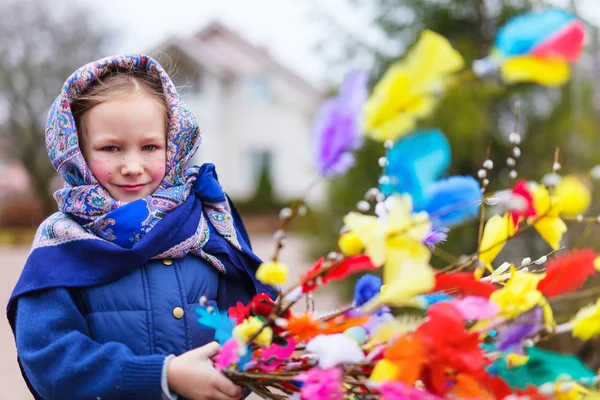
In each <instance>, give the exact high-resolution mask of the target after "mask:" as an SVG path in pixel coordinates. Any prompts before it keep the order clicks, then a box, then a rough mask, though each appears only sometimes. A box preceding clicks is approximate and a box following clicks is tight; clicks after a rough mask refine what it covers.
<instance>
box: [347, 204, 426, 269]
mask: <svg viewBox="0 0 600 400" xmlns="http://www.w3.org/2000/svg"><path fill="white" fill-rule="evenodd" d="M386 205H387V207H388V211H387V216H386V217H385V218H378V217H375V216H370V215H363V214H360V213H357V212H351V213H349V214H347V215H346V216H345V217H344V223H345V224H346V226H347V227H348V228H349V229H350V232H352V233H354V234H355V235H356V236H357V237H358V239H359V240H360V241H361V242H362V244H363V245H364V247H365V253H366V254H367V255H368V256H369V258H370V259H371V262H372V263H373V265H376V266H381V265H383V264H384V263H385V262H386V259H387V255H388V253H389V249H391V248H399V247H403V246H404V245H406V244H407V243H412V244H414V245H419V244H420V245H421V246H423V248H424V249H425V251H426V253H425V252H420V253H419V254H421V255H422V256H423V255H425V254H427V257H430V256H431V253H429V252H427V247H426V246H425V245H423V244H422V243H423V240H424V239H425V237H426V236H427V233H428V232H429V230H430V227H431V222H429V217H428V216H427V213H425V212H420V213H415V214H413V213H412V199H411V198H410V196H407V195H404V196H399V195H394V196H390V197H389V198H388V199H387V200H386ZM427 262H429V258H428V259H427Z"/></svg>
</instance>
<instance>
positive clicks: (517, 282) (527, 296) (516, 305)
mask: <svg viewBox="0 0 600 400" xmlns="http://www.w3.org/2000/svg"><path fill="white" fill-rule="evenodd" d="M543 278H544V274H533V273H530V272H521V271H517V272H513V274H512V277H511V278H510V279H509V280H508V282H507V283H506V285H505V286H504V287H503V288H502V289H500V290H496V291H495V292H493V293H492V294H491V295H490V301H493V302H494V303H496V304H498V306H500V313H499V315H501V316H502V317H504V318H508V319H512V318H515V317H517V316H518V315H519V314H522V313H524V312H527V311H529V310H531V309H532V308H533V307H536V306H540V307H542V308H543V309H544V320H545V321H546V322H547V323H548V324H552V323H553V320H554V318H553V316H552V309H550V306H549V305H548V302H547V301H546V298H545V297H544V295H543V294H542V292H540V291H539V290H537V285H538V283H539V281H541V280H542V279H543Z"/></svg>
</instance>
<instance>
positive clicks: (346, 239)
mask: <svg viewBox="0 0 600 400" xmlns="http://www.w3.org/2000/svg"><path fill="white" fill-rule="evenodd" d="M338 246H340V250H341V251H342V253H344V254H345V255H347V256H348V257H352V256H356V255H359V254H360V253H362V251H363V250H364V248H365V246H364V245H363V243H362V242H361V241H360V237H358V235H357V234H356V233H354V232H348V233H344V234H343V235H342V236H341V237H340V240H338Z"/></svg>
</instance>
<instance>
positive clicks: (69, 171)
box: [33, 54, 242, 272]
mask: <svg viewBox="0 0 600 400" xmlns="http://www.w3.org/2000/svg"><path fill="white" fill-rule="evenodd" d="M115 70H118V71H132V70H138V71H145V72H147V73H148V74H151V75H153V76H155V77H156V78H157V79H160V81H161V82H162V87H163V91H164V95H165V98H166V101H167V108H168V115H167V121H168V129H167V157H166V159H167V163H166V173H165V177H164V179H163V180H162V182H161V183H160V185H159V186H158V188H157V189H156V191H155V192H154V193H153V194H152V195H150V196H148V197H146V198H143V199H140V200H137V201H134V202H131V203H122V202H120V201H117V200H115V199H114V198H112V197H111V195H110V193H109V192H108V191H107V190H106V189H105V188H104V187H103V186H101V185H100V184H99V183H98V180H97V179H96V178H95V177H94V175H93V174H92V172H91V171H90V168H89V166H88V165H87V163H86V160H85V159H84V157H83V154H82V152H81V149H80V146H79V137H78V133H77V129H76V126H75V121H74V118H73V114H72V112H71V105H72V104H73V102H74V101H75V100H76V99H77V98H78V96H81V95H82V93H84V92H85V91H86V89H88V88H89V87H90V86H92V85H94V83H96V82H97V80H98V79H99V78H101V77H103V76H105V75H107V74H109V73H111V72H114V71H115ZM200 138H201V137H200V132H199V129H198V125H197V124H196V121H195V119H194V117H193V115H192V114H191V113H190V111H189V110H188V109H187V108H186V106H185V105H184V104H183V102H182V101H181V99H180V97H179V94H178V93H177V91H176V88H175V86H174V85H173V83H172V82H171V79H170V78H169V76H168V75H167V73H166V72H165V70H164V69H163V68H162V67H161V66H160V64H159V63H158V62H156V61H155V60H153V59H152V58H150V57H147V56H144V55H131V54H126V55H118V56H114V57H108V58H104V59H101V60H98V61H95V62H92V63H89V64H87V65H85V66H83V67H81V68H79V69H78V70H77V71H75V72H74V73H73V74H72V75H71V76H70V77H69V78H68V79H67V81H66V82H65V84H64V86H63V88H62V91H61V93H60V95H59V96H58V98H57V99H56V100H55V101H54V103H53V105H52V107H51V109H50V113H49V116H48V122H47V125H46V147H47V149H48V155H49V157H50V159H51V161H52V164H53V166H54V168H56V170H57V171H58V173H59V174H60V176H62V177H63V178H64V180H65V186H64V188H62V189H60V190H58V191H57V192H56V193H55V194H54V197H55V199H56V201H57V203H58V208H59V212H58V213H55V214H54V215H52V216H51V217H49V218H48V219H47V220H46V221H44V222H43V223H42V225H41V226H40V228H39V229H38V231H37V234H36V237H35V240H34V243H33V251H35V250H36V249H38V248H42V247H48V246H60V245H62V244H65V243H69V242H82V241H104V242H108V243H111V244H114V245H116V246H119V247H121V248H125V249H131V248H134V247H135V246H136V244H137V243H138V242H139V241H140V240H142V238H143V237H144V236H145V235H146V234H147V233H148V232H150V231H151V230H152V229H153V228H154V227H155V226H156V225H157V224H159V223H160V222H161V220H162V219H163V218H164V217H165V216H166V215H168V214H169V213H170V212H172V211H173V210H175V209H176V208H177V207H179V206H180V205H181V204H183V203H184V202H185V201H186V200H187V199H188V198H189V196H190V194H194V190H195V189H196V191H198V192H199V193H198V194H199V195H200V196H202V195H206V194H207V193H206V188H207V187H209V188H212V189H214V190H216V192H215V193H216V195H211V196H212V197H213V198H204V199H203V201H202V208H203V212H202V213H200V215H199V221H198V224H197V227H196V230H195V231H194V232H193V233H192V234H190V235H189V237H187V238H185V240H183V241H182V242H180V243H176V244H175V245H174V246H171V247H169V248H163V249H161V250H162V251H160V252H159V253H157V254H153V255H151V257H150V258H164V257H174V258H177V257H183V256H184V255H186V254H187V253H193V254H197V255H199V256H200V257H202V258H203V259H205V260H206V261H208V262H209V263H211V264H212V265H214V266H215V267H216V268H217V269H219V270H220V271H221V272H225V267H224V266H223V263H222V262H221V261H220V260H219V259H218V258H217V257H214V256H213V255H211V254H208V253H207V252H205V251H204V250H203V247H204V245H205V244H206V243H207V241H208V240H209V237H210V229H209V226H208V223H210V224H212V226H213V227H214V230H216V232H218V234H219V235H220V236H221V237H222V238H224V239H225V240H227V241H228V242H229V243H230V244H231V245H232V246H233V247H235V248H236V249H238V250H241V248H242V247H241V244H240V241H239V238H238V234H237V232H236V229H235V226H234V223H233V218H232V215H231V209H230V206H229V203H228V201H227V198H226V196H224V195H223V194H222V192H221V191H220V186H219V185H218V183H217V181H216V174H215V173H214V167H213V166H211V165H204V166H202V167H197V166H192V167H189V168H187V165H188V163H189V162H190V160H191V158H192V156H193V155H194V153H195V152H196V150H197V149H198V146H199V145H200ZM202 188H203V189H202ZM200 189H202V190H200ZM210 191H211V190H208V192H210ZM202 192H204V193H202ZM211 196H209V197H211ZM205 197H206V196H205ZM207 218H208V221H207ZM159 247H160V246H159Z"/></svg>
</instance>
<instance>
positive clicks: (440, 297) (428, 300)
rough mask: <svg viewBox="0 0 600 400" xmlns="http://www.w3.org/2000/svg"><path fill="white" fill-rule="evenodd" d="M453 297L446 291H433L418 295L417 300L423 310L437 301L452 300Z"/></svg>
mask: <svg viewBox="0 0 600 400" xmlns="http://www.w3.org/2000/svg"><path fill="white" fill-rule="evenodd" d="M452 299H453V297H452V296H449V295H447V294H446V293H431V294H424V295H421V296H417V301H418V302H419V303H420V305H421V308H422V309H423V310H426V309H428V308H429V307H431V306H432V305H434V304H436V303H440V302H442V301H450V300H452Z"/></svg>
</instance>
